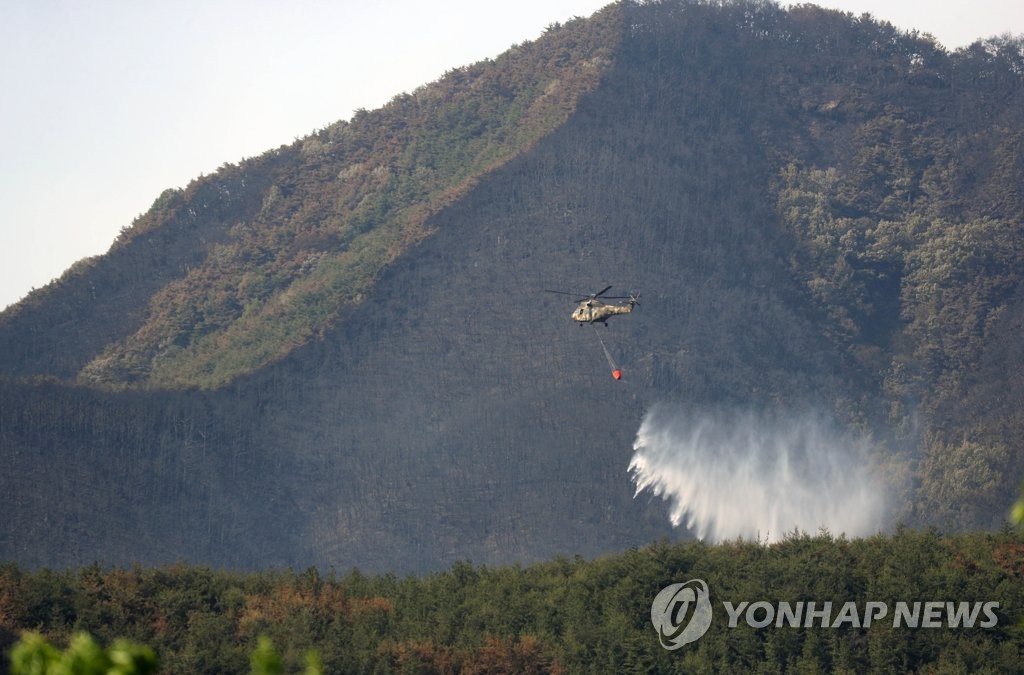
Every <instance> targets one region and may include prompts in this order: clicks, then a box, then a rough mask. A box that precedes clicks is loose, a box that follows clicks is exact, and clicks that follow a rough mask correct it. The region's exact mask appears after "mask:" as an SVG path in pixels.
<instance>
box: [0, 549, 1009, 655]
mask: <svg viewBox="0 0 1024 675" xmlns="http://www.w3.org/2000/svg"><path fill="white" fill-rule="evenodd" d="M1022 577H1024V538H1022V537H1021V534H1020V533H1019V532H1016V533H1014V532H1010V531H1008V530H1004V531H1002V532H998V533H992V534H980V533H976V534H965V535H955V536H940V535H938V534H935V533H933V532H929V533H923V532H912V531H907V530H904V531H900V532H897V533H895V534H893V535H891V536H874V537H869V538H866V539H858V540H847V539H844V538H835V537H833V536H831V535H829V534H827V533H819V534H817V535H814V536H810V535H807V534H800V533H792V534H790V535H789V536H788V537H786V539H785V540H784V541H782V542H780V543H778V544H774V545H770V546H768V545H765V544H763V543H758V542H751V541H747V542H743V541H734V542H729V543H726V544H721V545H716V546H709V545H706V544H703V543H700V542H690V543H685V544H668V543H664V542H662V543H657V544H653V545H650V546H647V547H644V548H641V549H633V550H630V551H628V552H626V553H622V554H618V555H614V556H610V557H603V558H598V559H595V560H584V559H582V558H579V557H575V558H567V557H558V558H555V559H553V560H550V561H547V562H543V563H536V564H533V565H530V566H527V567H488V566H475V565H471V564H469V563H467V562H460V563H457V564H455V565H454V566H452V567H451V568H450V569H448V570H445V571H441V572H435V573H433V574H430V575H426V576H423V577H405V578H400V577H397V576H395V575H391V574H388V575H366V574H362V573H360V572H358V571H351V572H346V573H337V572H334V571H331V572H327V573H325V572H320V571H318V570H317V569H316V568H309V569H306V570H305V571H302V572H296V571H277V572H261V573H250V574H241V573H238V572H226V571H217V570H213V569H210V568H206V567H193V566H186V565H174V566H169V567H157V568H143V567H139V566H134V567H129V568H112V569H111V568H103V567H99V566H96V565H91V566H88V567H83V568H79V569H74V570H66V571H62V572H56V571H50V570H40V571H37V572H29V571H26V570H23V569H20V568H17V567H15V566H13V565H4V566H0V640H3V642H4V643H6V644H10V643H11V642H12V641H13V636H14V633H15V631H17V630H19V629H22V628H26V627H27V628H32V629H34V630H40V631H42V632H43V633H44V635H45V636H46V637H48V638H49V639H51V640H53V641H54V642H56V643H57V644H64V643H66V642H67V640H68V639H69V637H70V636H71V635H72V634H73V633H75V632H77V631H88V632H90V633H92V634H93V635H94V636H95V638H96V639H97V641H99V642H100V643H101V644H109V643H111V642H112V641H113V640H114V638H125V637H127V638H129V639H130V640H132V641H134V642H140V643H143V644H147V645H149V646H151V647H152V648H153V649H154V651H155V652H156V655H157V657H158V659H159V662H160V666H161V672H167V673H196V674H199V673H247V672H249V662H250V661H249V654H250V653H251V652H252V651H253V650H254V649H255V648H256V646H257V641H258V638H259V637H260V636H264V637H265V638H269V639H270V641H271V642H272V643H273V644H274V645H276V647H277V649H278V650H279V652H280V654H281V656H282V660H283V665H284V671H283V672H301V671H302V666H303V663H304V662H305V657H306V654H307V652H308V650H310V649H311V648H312V649H315V650H316V651H317V652H318V654H319V657H320V661H321V662H322V665H323V672H327V673H513V672H514V673H594V672H604V673H649V672H659V673H684V672H685V673H693V672H763V673H781V672H850V673H853V672H902V673H909V672H971V673H975V672H993V673H994V672H1005V673H1011V672H1020V664H1021V659H1022V657H1024V628H1022V626H1021V624H1020V619H1021V617H1022V616H1024V583H1022ZM695 578H696V579H702V580H704V581H705V582H706V583H707V586H708V588H709V589H710V598H711V601H712V623H711V626H710V628H709V630H708V632H707V633H706V634H704V635H703V636H702V637H700V638H699V639H698V640H696V641H695V642H693V643H691V644H687V645H683V646H682V648H681V649H679V650H675V651H669V650H666V649H663V648H662V647H661V645H660V644H659V638H658V634H657V633H656V632H655V629H654V625H653V624H652V618H651V612H652V610H651V606H652V601H653V600H654V599H655V596H656V595H657V594H658V592H659V591H660V590H661V589H662V588H664V587H666V586H668V585H669V584H671V583H675V582H683V581H686V580H688V579H695ZM759 601H763V602H769V603H772V604H776V603H781V602H788V603H790V604H791V606H792V605H795V604H796V603H798V602H810V601H815V602H817V603H818V605H817V606H818V607H822V606H824V603H826V602H832V603H833V607H834V609H833V612H832V614H831V615H830V618H829V619H827V620H822V619H820V618H817V619H815V620H814V621H812V624H813V625H811V626H807V625H798V626H793V625H792V623H791V622H790V623H783V624H776V623H774V622H773V623H771V625H764V626H761V627H757V624H758V623H759V622H763V621H764V617H763V615H760V614H759V615H757V620H755V621H754V624H755V625H750V623H749V622H748V620H746V619H742V618H741V619H739V620H738V621H736V622H735V626H734V627H730V623H731V622H730V616H729V612H728V610H724V607H725V604H724V603H730V604H731V606H733V607H737V606H739V605H740V603H742V602H749V603H754V602H759ZM849 602H854V603H856V605H857V606H858V612H859V613H860V615H863V614H864V613H865V610H864V608H865V607H866V604H867V603H868V602H874V603H880V604H884V605H885V606H886V607H887V608H888V611H887V614H886V616H880V617H878V618H877V619H875V620H873V621H870V622H869V625H863V624H864V623H867V622H866V621H865V620H864V619H859V620H857V621H856V622H854V621H850V620H845V621H840V620H839V617H840V607H842V606H843V605H845V604H846V603H849ZM900 602H904V603H906V604H907V605H908V606H909V607H913V605H914V603H915V602H918V603H922V604H923V603H924V602H940V603H941V604H942V606H943V608H945V603H947V602H952V603H954V604H955V605H957V606H959V605H960V604H961V603H968V606H977V607H979V608H980V607H982V606H983V604H984V603H998V607H996V606H994V605H989V607H990V613H991V616H989V615H987V614H984V613H982V610H981V609H978V610H975V620H973V621H971V620H970V619H968V618H963V619H960V620H957V622H958V625H955V626H954V625H952V622H953V619H951V618H950V617H951V616H952V615H951V614H949V613H948V610H946V609H943V610H942V613H941V614H940V615H938V616H937V617H935V620H936V621H937V622H938V623H939V624H941V627H929V628H925V627H923V626H924V625H925V624H923V623H921V622H923V620H924V619H923V617H922V615H921V614H920V613H919V616H918V620H917V621H918V627H916V628H913V627H910V626H908V625H907V623H906V622H905V621H904V620H902V619H901V620H900V622H899V625H896V624H897V621H896V618H895V614H896V611H897V609H896V608H897V603H900ZM880 613H881V612H880V610H879V611H876V612H874V615H878V614H880ZM823 622H824V623H825V624H826V625H825V626H822V623H823ZM968 623H970V624H972V625H970V626H968V625H966V624H968ZM6 644H5V646H6Z"/></svg>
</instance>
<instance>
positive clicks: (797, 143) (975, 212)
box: [0, 0, 1024, 571]
mask: <svg viewBox="0 0 1024 675" xmlns="http://www.w3.org/2000/svg"><path fill="white" fill-rule="evenodd" d="M1022 84H1024V42H1022V41H1021V40H1020V39H1019V38H1012V37H1003V38H993V39H989V40H985V41H979V42H977V43H975V44H974V45H972V46H970V47H968V48H965V49H962V50H958V51H955V52H949V51H947V50H945V49H943V48H942V47H941V46H940V45H938V44H936V43H935V42H934V40H932V39H931V38H930V37H928V36H926V35H920V34H917V33H909V34H908V33H902V32H900V31H898V30H896V29H895V28H893V27H892V26H891V25H889V24H886V23H883V22H878V21H876V20H873V19H871V18H870V17H866V16H863V17H854V16H852V15H849V14H843V13H840V12H835V11H830V10H824V9H820V8H817V7H813V6H809V5H801V6H798V7H795V8H792V9H789V10H784V9H782V8H780V7H779V6H778V5H775V4H773V3H770V2H732V3H726V4H724V5H720V4H719V3H706V2H695V1H681V0H673V1H666V2H658V3H640V4H638V3H632V2H624V3H619V4H615V5H611V6H609V7H607V8H605V9H604V10H602V11H601V12H598V13H597V14H595V15H594V16H593V17H590V18H588V19H577V20H573V21H571V22H569V23H567V24H565V25H561V26H551V27H549V29H548V31H547V32H546V33H545V35H544V36H542V37H541V38H540V39H538V40H536V41H534V42H531V43H525V44H522V45H517V46H514V47H513V48H511V49H510V50H509V51H507V52H506V53H504V54H502V55H501V56H499V57H498V58H496V59H494V60H493V61H487V62H483V63H479V64H475V65H472V66H469V67H465V68H459V69H455V70H453V71H451V72H449V73H448V74H447V75H446V76H445V77H444V78H442V79H441V80H439V81H438V82H434V83H431V84H428V85H425V86H424V87H421V88H420V89H418V90H416V91H415V92H413V93H411V94H403V95H399V96H396V97H395V98H394V99H393V100H392V101H391V103H389V104H388V105H387V106H385V107H383V108H382V109H380V110H376V111H372V112H367V111H360V112H359V113H358V114H356V115H355V117H353V119H352V120H350V121H347V122H339V123H337V124H334V125H331V126H330V127H328V128H325V129H322V130H319V131H317V132H315V133H313V134H311V135H309V136H307V137H305V138H303V139H301V140H299V141H297V142H296V143H294V144H293V145H290V146H285V147H281V148H278V149H276V150H272V151H269V152H267V153H265V154H264V155H262V156H261V157H257V158H252V159H248V160H245V161H242V162H241V163H239V164H238V165H224V166H223V167H222V168H221V169H220V170H219V171H218V172H217V173H216V174H214V175H211V176H205V177H202V178H199V179H197V180H195V181H193V182H192V183H191V184H190V185H189V186H188V187H187V188H186V189H184V190H180V191H175V190H169V191H167V192H165V193H164V194H163V195H161V196H160V197H159V198H158V199H157V200H156V202H155V203H154V205H153V207H152V208H151V209H150V211H149V212H148V213H146V214H145V215H143V216H142V217H140V218H139V219H138V220H137V221H136V222H135V223H134V224H133V225H132V226H131V227H130V228H126V229H125V230H124V231H123V233H122V235H121V236H120V237H119V238H118V240H117V241H116V242H115V243H114V244H113V246H112V247H111V249H110V251H108V253H106V254H105V255H103V256H98V257H96V258H93V259H88V260H84V261H81V262H79V263H78V264H76V265H75V266H73V267H72V268H71V269H69V270H68V271H67V272H66V273H65V274H64V275H63V276H62V277H61V278H60V279H59V280H57V281H55V282H54V283H52V284H51V285H49V286H47V287H45V288H43V289H40V290H38V291H35V292H34V293H32V294H30V295H29V296H28V297H26V298H25V299H24V300H23V301H22V302H20V303H18V304H17V305H14V306H13V307H11V308H9V309H8V310H6V311H5V312H4V313H3V314H0V373H2V375H3V379H2V380H0V452H2V453H3V457H4V462H5V466H8V467H12V470H9V471H7V472H5V473H4V475H3V476H2V477H0V509H2V511H3V513H4V514H5V518H3V519H2V521H3V522H2V524H0V532H2V535H0V557H4V558H11V559H14V560H16V561H19V562H22V563H24V564H28V565H68V564H76V563H80V562H88V561H92V560H101V561H108V562H126V561H132V560H139V561H141V562H145V563H153V562H165V561H171V560H175V559H185V560H190V561H200V562H206V563H210V564H216V565H226V566H235V567H250V568H251V567H264V566H267V565H286V564H290V565H308V564H318V565H325V566H326V565H334V566H338V567H348V566H353V565H358V566H360V567H362V568H366V569H372V570H399V571H407V570H424V569H435V568H437V567H438V566H441V565H445V564H448V563H450V562H452V561H454V560H458V559H465V558H471V559H473V560H475V561H481V562H489V563H490V562H509V561H520V560H522V561H526V560H535V559H538V558H542V557H548V556H550V555H553V554H556V553H563V552H579V553H582V554H585V555H594V554H597V553H601V552H607V551H615V550H622V549H625V548H628V547H630V546H634V545H638V544H642V543H646V542H648V541H651V540H653V539H656V538H659V537H663V536H678V535H676V534H673V531H672V529H671V528H670V525H669V523H668V520H667V518H666V517H665V505H664V503H663V502H662V501H661V500H660V499H650V498H648V497H646V496H644V497H641V498H637V499H634V494H633V492H634V487H633V485H632V484H631V483H630V480H629V476H628V473H627V470H626V469H627V465H628V464H629V456H630V449H631V445H632V443H633V439H634V436H635V435H636V432H637V428H638V427H639V425H640V422H641V419H642V417H643V415H644V412H645V411H647V410H649V409H650V408H651V406H654V405H656V404H659V403H665V402H669V403H670V404H671V405H673V406H676V407H678V408H680V409H686V410H693V409H709V408H735V409H744V410H770V411H775V412H776V413H778V414H781V415H785V414H787V411H802V410H814V411H817V412H822V413H824V414H827V415H828V416H830V417H832V418H834V419H835V420H837V423H838V424H839V425H841V426H842V427H844V428H845V429H849V430H852V431H853V432H856V433H859V434H862V435H864V436H865V437H867V438H869V439H870V445H871V447H872V454H873V457H874V461H876V462H878V463H879V464H880V465H882V466H883V467H884V468H885V472H886V474H887V476H888V478H889V480H890V483H891V488H892V490H893V491H894V492H895V494H896V495H897V497H896V499H895V500H893V503H892V504H891V508H890V509H889V511H890V514H889V519H888V520H889V522H896V521H901V522H906V523H909V524H912V525H937V526H939V527H944V528H946V527H948V528H976V527H991V526H993V525H996V524H998V523H999V522H1000V520H1001V519H1002V518H1003V517H1004V515H1005V511H1006V509H1007V508H1008V505H1009V504H1010V503H1011V502H1012V495H1013V494H1014V491H1015V489H1016V487H1017V484H1018V483H1017V481H1018V480H1019V477H1021V476H1024V455H1022V453H1021V451H1020V448H1021V447H1022V443H1021V440H1022V438H1024V418H1022V413H1021V411H1022V410H1024V406H1022V405H1021V403H1022V402H1024V377H1022V369H1021V365H1020V364H1021V363H1024V359H1022V358H1021V357H1022V356H1024V355H1022V353H1021V352H1022V348H1021V342H1020V340H1019V335H1020V328H1021V325H1022V321H1024V292H1022V288H1024V287H1022V284H1021V282H1022V274H1021V268H1020V264H1019V262H1018V261H1019V260H1021V253H1022V248H1024V236H1022V235H1024V232H1022V226H1024V216H1022V214H1024V194H1022V191H1021V185H1022V181H1021V178H1022V177H1024V112H1022V111H1024V105H1022V103H1024V87H1022ZM609 284H611V285H612V286H613V288H614V289H615V290H617V291H621V292H623V293H625V292H628V291H642V297H641V303H642V304H641V306H640V307H639V308H638V309H637V310H636V311H635V312H633V313H632V314H631V315H630V316H628V317H622V318H619V319H617V320H613V321H612V322H610V326H609V327H608V328H607V329H605V328H601V327H598V328H597V330H598V331H600V333H599V335H600V337H601V338H602V340H603V341H604V344H605V345H607V347H608V349H609V351H610V352H611V353H612V354H614V356H615V358H616V359H617V360H618V362H619V364H620V365H621V367H622V369H623V372H624V373H625V377H624V379H623V380H622V381H621V382H616V381H614V380H613V379H612V378H611V377H609V374H608V372H607V370H606V368H605V365H604V357H603V354H602V350H601V344H600V343H599V342H598V340H597V339H596V338H595V336H594V335H593V332H594V331H593V330H592V329H591V327H589V326H584V327H579V328H578V327H576V326H574V325H573V322H572V321H570V320H569V318H568V315H569V313H570V312H571V310H572V305H571V304H567V303H565V302H564V297H563V296H557V295H553V294H547V293H544V292H543V291H544V290H545V289H549V288H557V289H562V288H570V289H580V290H582V291H586V292H593V291H596V290H598V289H600V288H603V287H604V286H607V285H609Z"/></svg>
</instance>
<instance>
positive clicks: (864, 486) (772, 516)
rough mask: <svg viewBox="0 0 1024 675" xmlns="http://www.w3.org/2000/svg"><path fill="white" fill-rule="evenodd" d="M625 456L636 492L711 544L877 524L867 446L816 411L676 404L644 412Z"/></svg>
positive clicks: (855, 531) (859, 530) (859, 532)
mask: <svg viewBox="0 0 1024 675" xmlns="http://www.w3.org/2000/svg"><path fill="white" fill-rule="evenodd" d="M633 450H634V453H633V458H632V460H631V461H630V463H629V471H630V473H631V474H632V480H633V482H634V483H635V484H636V496H637V497H640V496H641V495H642V494H645V493H650V494H653V495H657V496H660V497H662V498H664V499H665V500H666V501H668V502H669V513H668V516H669V519H670V520H671V522H672V525H673V526H675V527H678V526H680V525H685V526H686V527H687V528H688V529H690V530H692V531H693V532H694V534H696V536H698V537H700V538H701V539H707V540H710V541H715V542H718V541H723V540H729V539H737V538H740V537H742V538H744V539H758V540H760V541H767V542H769V543H771V542H775V541H779V540H780V539H782V538H783V537H784V536H785V535H786V534H787V533H791V532H793V531H794V529H798V530H800V531H802V532H811V533H814V532H817V531H818V530H819V529H820V528H827V529H828V530H829V531H830V532H831V533H832V534H834V535H840V534H845V535H846V536H849V537H857V536H864V535H870V534H873V533H875V532H877V531H878V530H879V529H880V528H881V525H882V519H883V513H884V508H885V505H884V499H883V494H884V489H883V487H882V485H883V481H881V480H880V479H879V478H878V476H877V474H876V472H875V471H874V470H873V469H872V468H871V463H870V457H869V452H868V444H867V443H866V442H865V441H864V440H863V439H859V438H857V437H855V436H853V435H851V434H849V433H846V432H843V431H842V430H840V429H839V428H838V427H837V425H836V424H835V423H833V422H831V421H830V420H828V419H827V418H825V417H823V416H821V415H817V414H815V413H810V412H808V413H800V414H796V415H780V416H770V415H765V414H759V413H754V412H749V411H736V410H720V411H690V412H688V411H684V410H681V409H674V408H672V407H670V406H666V405H659V406H656V407H655V408H653V409H651V410H650V411H649V412H648V413H647V414H646V415H645V416H644V419H643V422H642V423H641V425H640V429H639V431H638V432H637V435H636V441H635V443H634V444H633Z"/></svg>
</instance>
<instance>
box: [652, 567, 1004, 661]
mask: <svg viewBox="0 0 1024 675" xmlns="http://www.w3.org/2000/svg"><path fill="white" fill-rule="evenodd" d="M722 607H723V608H724V609H725V613H726V615H727V616H728V617H729V621H728V625H727V626H726V627H727V628H736V627H737V626H738V625H739V622H740V618H741V617H742V618H744V619H746V624H747V625H748V626H750V627H751V628H754V629H758V630H760V629H764V628H776V629H778V628H804V629H806V628H843V627H846V626H849V627H852V628H869V627H871V626H873V625H876V624H879V623H883V622H884V623H885V624H886V625H891V626H892V628H894V629H899V628H947V629H954V630H955V629H968V628H975V627H978V628H994V627H996V626H998V625H999V615H998V614H997V613H996V612H997V611H998V610H999V603H998V602H995V601H989V602H979V601H974V602H965V601H939V600H929V601H925V602H922V601H913V602H907V601H903V600H899V601H896V602H895V610H894V611H893V610H891V608H890V606H889V603H887V602H878V601H864V602H859V601H855V600H850V601H847V602H843V603H839V602H833V601H831V600H826V601H824V602H816V601H813V600H812V601H800V602H796V603H790V602H786V601H784V600H777V601H767V600H758V601H756V602H749V601H743V602H739V603H736V604H733V603H732V602H729V601H728V600H724V601H722ZM889 617H892V618H891V619H889ZM651 623H653V624H654V630H656V631H657V632H658V640H659V642H661V646H662V647H664V648H665V649H679V648H680V647H682V646H683V645H685V644H687V643H690V642H693V641H694V640H697V639H699V638H700V637H701V636H702V635H704V633H706V632H707V631H708V628H710V627H711V598H710V597H709V594H708V585H707V584H706V583H705V582H704V580H703V579H690V580H689V581H685V582H683V583H681V584H672V585H670V586H666V587H665V588H663V589H661V592H660V593H658V595H657V596H656V597H655V598H654V602H653V603H651Z"/></svg>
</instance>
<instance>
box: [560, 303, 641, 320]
mask: <svg viewBox="0 0 1024 675" xmlns="http://www.w3.org/2000/svg"><path fill="white" fill-rule="evenodd" d="M635 305H636V301H634V300H630V301H629V303H628V304H625V305H608V304H605V303H603V302H601V301H600V300H584V301H583V302H581V303H580V304H579V306H578V307H577V308H576V310H575V311H573V313H572V319H573V321H577V322H579V324H580V325H581V326H582V325H583V324H585V323H603V324H605V325H607V321H608V319H609V318H610V317H613V316H615V315H616V314H629V313H630V312H632V311H633V307H634V306H635Z"/></svg>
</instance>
